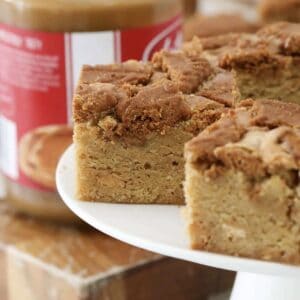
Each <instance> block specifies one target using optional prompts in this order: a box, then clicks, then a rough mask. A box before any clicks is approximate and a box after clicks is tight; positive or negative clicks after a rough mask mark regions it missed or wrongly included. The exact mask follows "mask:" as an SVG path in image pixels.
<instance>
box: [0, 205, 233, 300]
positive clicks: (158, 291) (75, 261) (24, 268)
mask: <svg viewBox="0 0 300 300" xmlns="http://www.w3.org/2000/svg"><path fill="white" fill-rule="evenodd" d="M0 270H1V271H0V295H1V297H0V299H1V300H48V299H49V300H73V299H74V300H77V299H78V300H102V299H103V300H104V299H105V300H106V299H109V300H150V299H151V300H152V299H162V300H163V299H172V300H190V299H193V300H194V299H195V300H196V299H206V297H207V296H208V295H211V294H213V293H219V292H222V291H224V290H226V289H229V288H230V287H231V285H232V282H233V278H234V274H233V273H230V272H223V271H217V270H214V269H208V268H206V267H202V266H199V265H195V264H191V263H186V262H181V261H178V260H174V259H170V258H165V257H161V256H159V255H156V254H153V253H150V252H147V251H144V250H141V249H138V248H135V247H132V246H130V245H127V244H124V243H122V242H120V241H117V240H114V239H112V238H110V237H108V236H106V235H103V234H101V233H99V232H97V231H95V230H93V229H91V228H88V227H80V228H79V227H77V228H75V227H63V226H59V225H54V224H50V223H43V222H39V221H37V220H33V219H31V218H28V217H24V216H19V215H16V214H14V213H13V212H12V211H11V210H10V208H9V207H8V206H7V205H6V204H5V203H4V202H3V201H0Z"/></svg>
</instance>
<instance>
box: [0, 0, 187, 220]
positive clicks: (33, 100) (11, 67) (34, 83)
mask: <svg viewBox="0 0 300 300" xmlns="http://www.w3.org/2000/svg"><path fill="white" fill-rule="evenodd" d="M181 10H182V7H181V1H180V0H130V1H128V0H43V1H41V0H0V162H1V170H2V172H3V173H4V175H5V177H6V180H5V181H6V198H7V199H8V201H9V202H11V203H12V204H13V206H14V207H15V208H16V209H17V210H19V211H21V212H25V213H28V214H31V215H34V216H38V217H43V218H47V219H52V220H61V221H72V220H75V217H74V216H73V215H72V213H71V212H70V211H69V210H68V209H67V208H66V207H65V206H64V204H63V202H62V201H61V199H60V197H59V196H58V194H57V192H56V186H55V178H54V177H55V169H56V165H57V162H58V159H59V157H60V156H61V154H62V153H63V151H64V150H65V149H66V148H67V147H68V146H69V145H70V144H71V142H72V126H71V102H72V94H73V90H74V86H75V84H76V81H77V80H78V77H79V72H80V68H81V66H82V65H83V64H108V63H113V62H121V61H124V60H127V59H137V60H145V61H146V60H148V59H150V58H151V56H152V54H153V53H154V52H155V51H157V50H160V49H162V48H168V49H170V48H177V47H178V46H179V45H180V44H181V39H182V34H181V25H182V15H181Z"/></svg>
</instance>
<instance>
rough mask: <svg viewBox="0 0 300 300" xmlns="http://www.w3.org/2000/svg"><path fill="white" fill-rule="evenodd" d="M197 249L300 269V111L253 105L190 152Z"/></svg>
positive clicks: (190, 220)
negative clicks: (286, 264) (289, 264)
mask: <svg viewBox="0 0 300 300" xmlns="http://www.w3.org/2000/svg"><path fill="white" fill-rule="evenodd" d="M185 158H186V166H185V172H186V177H185V184H184V189H185V198H186V205H187V208H186V221H187V227H188V232H189V235H190V241H191V246H192V247H193V248H195V249H202V250H207V251H212V252H217V253H223V254H228V255H236V256H242V257H251V258H258V259H263V260H273V261H278V262H285V263H296V264H300V218H299V216H300V215H299V212H300V210H299V209H300V178H299V170H300V106H299V105H297V104H289V103H282V102H278V101H273V100H256V101H252V100H248V101H243V102H241V104H240V106H239V108H237V109H236V110H233V111H230V112H229V113H228V114H226V115H224V116H223V117H222V118H221V119H220V120H219V121H217V122H216V123H215V124H213V125H211V126H209V127H208V128H207V129H205V130H204V131H203V132H202V133H200V134H199V135H198V136H197V137H196V138H194V139H192V140H191V141H190V142H188V143H187V144H186V146H185Z"/></svg>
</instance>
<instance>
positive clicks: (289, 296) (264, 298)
mask: <svg viewBox="0 0 300 300" xmlns="http://www.w3.org/2000/svg"><path fill="white" fill-rule="evenodd" d="M253 299H255V300H298V299H300V278H297V277H295V278H294V277H280V276H271V275H262V274H254V273H246V272H238V274H237V277H236V279H235V284H234V288H233V291H232V294H231V300H253Z"/></svg>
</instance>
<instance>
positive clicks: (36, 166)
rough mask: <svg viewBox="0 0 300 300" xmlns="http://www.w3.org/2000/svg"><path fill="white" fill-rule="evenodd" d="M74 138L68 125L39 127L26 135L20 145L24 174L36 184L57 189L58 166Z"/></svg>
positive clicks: (21, 167)
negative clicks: (56, 174)
mask: <svg viewBox="0 0 300 300" xmlns="http://www.w3.org/2000/svg"><path fill="white" fill-rule="evenodd" d="M72 136H73V129H72V128H71V127H69V126H67V125H49V126H44V127H38V128H36V129H34V130H32V131H29V132H28V133H26V134H25V135H24V136H23V138H22V139H21V141H20V144H19V160H20V169H21V170H22V172H23V173H24V174H25V175H26V176H27V177H28V178H30V179H31V180H33V181H35V182H36V183H38V184H40V185H43V186H45V187H47V188H50V189H56V185H55V170H56V166H57V163H58V161H59V158H60V156H61V155H62V154H63V152H64V151H65V150H66V148H67V147H68V146H69V145H71V143H72Z"/></svg>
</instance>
